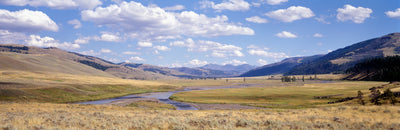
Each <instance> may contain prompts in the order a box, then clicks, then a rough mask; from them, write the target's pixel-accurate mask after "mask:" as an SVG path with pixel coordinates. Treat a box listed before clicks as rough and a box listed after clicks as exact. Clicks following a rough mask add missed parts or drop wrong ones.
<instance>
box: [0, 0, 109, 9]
mask: <svg viewBox="0 0 400 130" xmlns="http://www.w3.org/2000/svg"><path fill="white" fill-rule="evenodd" d="M0 4H4V5H14V6H27V5H29V6H33V7H50V8H53V9H74V8H80V9H93V8H95V7H97V6H99V5H101V4H102V2H101V1H100V0H1V1H0Z"/></svg>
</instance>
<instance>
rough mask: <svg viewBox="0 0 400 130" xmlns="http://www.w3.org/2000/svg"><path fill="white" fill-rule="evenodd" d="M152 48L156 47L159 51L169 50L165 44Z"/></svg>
mask: <svg viewBox="0 0 400 130" xmlns="http://www.w3.org/2000/svg"><path fill="white" fill-rule="evenodd" d="M153 48H154V49H156V50H159V51H169V50H171V48H168V47H167V46H154V47H153Z"/></svg>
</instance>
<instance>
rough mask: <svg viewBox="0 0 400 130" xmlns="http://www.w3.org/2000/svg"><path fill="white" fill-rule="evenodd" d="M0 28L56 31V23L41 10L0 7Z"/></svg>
mask: <svg viewBox="0 0 400 130" xmlns="http://www.w3.org/2000/svg"><path fill="white" fill-rule="evenodd" d="M0 29H4V30H9V31H13V32H38V31H54V32H57V31H58V26H57V24H56V23H55V22H54V21H53V20H52V19H50V18H49V16H47V15H46V14H45V13H43V12H41V11H31V10H28V9H24V10H20V11H15V12H12V11H8V10H4V9H0Z"/></svg>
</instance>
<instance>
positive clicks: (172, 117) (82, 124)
mask: <svg viewBox="0 0 400 130" xmlns="http://www.w3.org/2000/svg"><path fill="white" fill-rule="evenodd" d="M399 122H400V110H399V107H395V106H347V107H332V108H318V109H305V110H232V111H215V110H214V111H173V110H138V109H136V108H129V107H118V106H103V105H78V104H48V103H45V104H43V103H28V104H20V103H3V104H0V129H55V128H57V129H397V128H400V123H399Z"/></svg>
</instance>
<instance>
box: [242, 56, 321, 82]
mask: <svg viewBox="0 0 400 130" xmlns="http://www.w3.org/2000/svg"><path fill="white" fill-rule="evenodd" d="M321 56H323V55H315V56H308V57H293V58H287V59H284V60H282V61H281V62H277V63H273V64H268V65H265V66H262V67H258V68H255V69H253V70H250V71H248V72H246V73H243V74H242V75H240V77H252V76H264V75H274V74H283V73H286V72H287V71H289V70H290V69H292V68H293V67H295V66H296V65H299V64H301V63H307V62H310V61H312V60H314V59H316V58H319V57H321Z"/></svg>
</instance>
